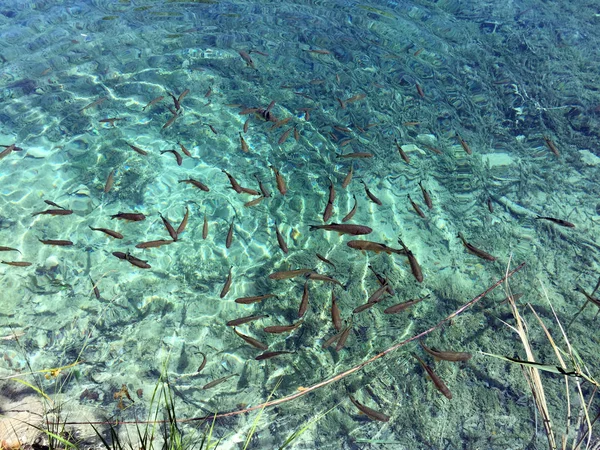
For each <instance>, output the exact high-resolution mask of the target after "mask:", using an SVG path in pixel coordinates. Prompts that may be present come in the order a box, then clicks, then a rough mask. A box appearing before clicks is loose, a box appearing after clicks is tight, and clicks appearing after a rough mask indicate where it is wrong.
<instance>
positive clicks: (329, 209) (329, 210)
mask: <svg viewBox="0 0 600 450" xmlns="http://www.w3.org/2000/svg"><path fill="white" fill-rule="evenodd" d="M334 201H335V187H334V186H333V181H331V178H330V179H329V200H328V201H327V206H325V212H324V213H323V222H327V221H328V220H329V219H331V216H333V202H334Z"/></svg>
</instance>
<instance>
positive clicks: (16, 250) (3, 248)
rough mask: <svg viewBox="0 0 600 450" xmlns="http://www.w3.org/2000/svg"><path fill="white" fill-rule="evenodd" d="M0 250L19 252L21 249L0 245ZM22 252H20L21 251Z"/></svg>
mask: <svg viewBox="0 0 600 450" xmlns="http://www.w3.org/2000/svg"><path fill="white" fill-rule="evenodd" d="M0 252H19V253H21V250H19V249H18V248H12V247H1V246H0ZM21 254H22V253H21Z"/></svg>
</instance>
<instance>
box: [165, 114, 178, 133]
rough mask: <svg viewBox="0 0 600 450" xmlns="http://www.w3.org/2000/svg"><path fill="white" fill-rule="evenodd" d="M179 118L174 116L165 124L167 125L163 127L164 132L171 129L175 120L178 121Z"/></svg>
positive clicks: (176, 115)
mask: <svg viewBox="0 0 600 450" xmlns="http://www.w3.org/2000/svg"><path fill="white" fill-rule="evenodd" d="M178 117H179V115H178V114H173V116H172V117H171V118H170V119H169V120H167V121H166V122H165V124H164V125H163V126H162V128H163V130H164V129H165V128H169V127H170V126H171V125H173V123H174V122H175V119H177V118H178Z"/></svg>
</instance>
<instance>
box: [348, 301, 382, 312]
mask: <svg viewBox="0 0 600 450" xmlns="http://www.w3.org/2000/svg"><path fill="white" fill-rule="evenodd" d="M376 304H377V303H376V302H371V303H369V302H367V303H363V304H362V305H360V306H357V307H356V308H354V309H353V310H352V314H359V313H361V312H363V311H366V310H367V309H371V308H372V307H373V306H375V305H376Z"/></svg>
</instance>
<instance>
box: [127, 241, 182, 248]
mask: <svg viewBox="0 0 600 450" xmlns="http://www.w3.org/2000/svg"><path fill="white" fill-rule="evenodd" d="M173 242H175V241H174V240H168V239H158V240H156V241H148V242H141V243H139V244H137V245H136V246H135V248H157V247H160V246H162V245H169V244H172V243H173Z"/></svg>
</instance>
